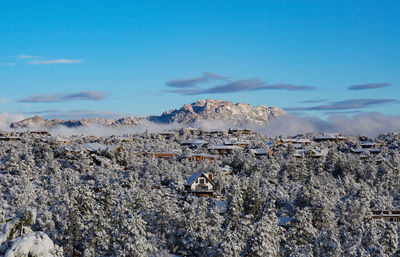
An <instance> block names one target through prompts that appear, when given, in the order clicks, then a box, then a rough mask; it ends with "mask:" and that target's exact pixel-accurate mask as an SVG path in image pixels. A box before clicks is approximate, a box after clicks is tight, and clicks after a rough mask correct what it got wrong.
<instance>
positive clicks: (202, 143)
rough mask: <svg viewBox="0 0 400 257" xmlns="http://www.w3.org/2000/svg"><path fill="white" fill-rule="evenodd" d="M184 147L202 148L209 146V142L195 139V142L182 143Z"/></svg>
mask: <svg viewBox="0 0 400 257" xmlns="http://www.w3.org/2000/svg"><path fill="white" fill-rule="evenodd" d="M181 145H182V146H189V147H191V148H201V147H204V146H206V145H208V142H207V141H204V140H200V139H195V140H186V141H184V142H182V143H181Z"/></svg>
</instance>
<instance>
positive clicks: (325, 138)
mask: <svg viewBox="0 0 400 257" xmlns="http://www.w3.org/2000/svg"><path fill="white" fill-rule="evenodd" d="M313 140H314V141H315V142H326V141H334V142H340V141H347V137H345V136H341V135H339V134H333V133H329V134H324V135H323V136H320V137H315V138H314V139H313Z"/></svg>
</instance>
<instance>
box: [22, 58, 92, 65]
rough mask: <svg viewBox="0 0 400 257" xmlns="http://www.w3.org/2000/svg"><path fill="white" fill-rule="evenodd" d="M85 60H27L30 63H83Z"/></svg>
mask: <svg viewBox="0 0 400 257" xmlns="http://www.w3.org/2000/svg"><path fill="white" fill-rule="evenodd" d="M84 61H85V60H82V59H76V60H71V59H56V60H35V61H29V62H27V63H28V64H34V65H38V64H69V63H82V62H84Z"/></svg>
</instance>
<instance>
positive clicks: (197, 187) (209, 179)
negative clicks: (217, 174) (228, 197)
mask: <svg viewBox="0 0 400 257" xmlns="http://www.w3.org/2000/svg"><path fill="white" fill-rule="evenodd" d="M214 187H215V184H214V181H213V175H212V174H211V173H202V172H196V173H194V174H193V175H192V176H190V177H189V178H188V180H187V181H186V184H185V191H186V192H187V193H191V194H195V195H197V196H212V195H213V194H214Z"/></svg>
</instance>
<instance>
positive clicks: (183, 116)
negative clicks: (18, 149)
mask: <svg viewBox="0 0 400 257" xmlns="http://www.w3.org/2000/svg"><path fill="white" fill-rule="evenodd" d="M284 114H286V112H285V111H284V110H282V109H279V108H277V107H267V106H263V105H259V106H256V107H253V106H251V105H250V104H246V103H232V102H230V101H224V100H213V99H202V100H198V101H196V102H194V103H191V104H185V105H183V106H182V107H181V108H180V109H173V110H170V111H166V112H164V113H163V114H162V115H160V116H150V117H147V118H136V117H123V118H120V119H104V118H91V119H86V118H84V119H79V120H68V121H64V120H60V119H53V120H46V119H42V118H40V117H39V116H34V117H31V118H28V119H25V120H22V121H19V122H15V123H12V124H11V126H10V127H11V128H52V127H57V126H66V127H78V126H86V125H93V124H95V125H104V126H112V127H118V126H135V125H138V124H143V123H146V122H149V121H152V122H157V123H180V124H190V123H193V122H197V121H210V120H221V121H227V122H230V123H233V124H235V125H239V126H240V125H243V124H248V123H255V124H258V125H266V124H268V123H269V122H270V121H271V120H273V119H276V118H278V117H279V116H281V115H284Z"/></svg>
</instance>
